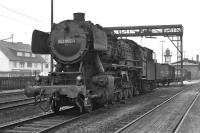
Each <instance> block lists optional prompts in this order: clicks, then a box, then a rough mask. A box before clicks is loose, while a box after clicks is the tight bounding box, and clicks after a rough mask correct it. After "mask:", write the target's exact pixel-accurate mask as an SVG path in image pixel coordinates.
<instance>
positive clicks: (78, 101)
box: [75, 96, 85, 114]
mask: <svg viewBox="0 0 200 133" xmlns="http://www.w3.org/2000/svg"><path fill="white" fill-rule="evenodd" d="M75 102H76V107H77V108H78V110H79V113H80V114H82V113H84V111H85V108H84V99H83V98H82V97H81V96H78V97H77V98H76V101H75Z"/></svg>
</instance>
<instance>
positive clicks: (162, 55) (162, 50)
mask: <svg viewBox="0 0 200 133" xmlns="http://www.w3.org/2000/svg"><path fill="white" fill-rule="evenodd" d="M160 42H162V64H163V43H164V42H165V41H164V40H162V41H160Z"/></svg>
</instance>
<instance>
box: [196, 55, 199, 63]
mask: <svg viewBox="0 0 200 133" xmlns="http://www.w3.org/2000/svg"><path fill="white" fill-rule="evenodd" d="M196 58H197V64H199V55H197V56H196Z"/></svg>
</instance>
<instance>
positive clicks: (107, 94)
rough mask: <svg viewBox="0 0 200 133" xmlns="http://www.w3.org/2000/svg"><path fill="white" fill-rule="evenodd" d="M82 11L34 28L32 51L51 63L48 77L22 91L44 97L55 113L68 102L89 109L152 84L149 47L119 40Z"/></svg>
mask: <svg viewBox="0 0 200 133" xmlns="http://www.w3.org/2000/svg"><path fill="white" fill-rule="evenodd" d="M84 16H85V14H84V13H74V19H73V20H65V21H62V22H60V23H58V24H54V26H53V28H52V31H51V32H50V33H45V32H42V31H39V30H35V31H34V32H33V35H32V52H33V53H35V54H50V55H51V56H52V57H53V59H54V60H55V61H56V64H55V69H54V71H53V72H51V73H49V76H48V79H46V80H45V81H42V84H37V85H34V86H28V87H26V89H25V94H26V95H27V96H28V97H36V98H38V97H39V98H41V97H46V98H47V99H48V103H49V105H50V106H51V108H52V110H53V111H54V112H58V111H59V109H60V107H62V106H71V105H72V106H75V107H76V108H78V109H79V111H80V112H83V111H88V112H90V111H92V110H93V109H94V108H96V107H98V106H100V105H104V104H109V103H111V104H112V103H114V102H116V101H124V100H126V99H128V98H129V97H132V96H133V95H137V94H139V93H144V92H146V91H149V90H152V89H154V88H155V67H154V65H155V63H154V60H153V51H152V50H150V49H148V48H144V47H142V46H140V45H138V44H137V43H136V42H134V41H132V40H128V39H118V38H117V37H116V36H115V35H114V33H113V32H112V31H109V30H106V29H104V28H103V27H101V26H100V25H98V24H97V25H94V24H93V23H92V22H91V21H85V18H84ZM147 67H151V68H149V69H147Z"/></svg>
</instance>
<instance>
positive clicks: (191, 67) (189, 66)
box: [171, 55, 200, 80]
mask: <svg viewBox="0 0 200 133" xmlns="http://www.w3.org/2000/svg"><path fill="white" fill-rule="evenodd" d="M180 63H181V62H180V61H178V62H174V63H172V64H171V65H173V66H175V67H176V66H177V65H179V67H180ZM183 68H184V69H186V70H188V71H190V72H191V79H193V80H194V79H200V63H199V56H198V55H197V60H196V61H194V60H189V59H187V58H184V59H183Z"/></svg>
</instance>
